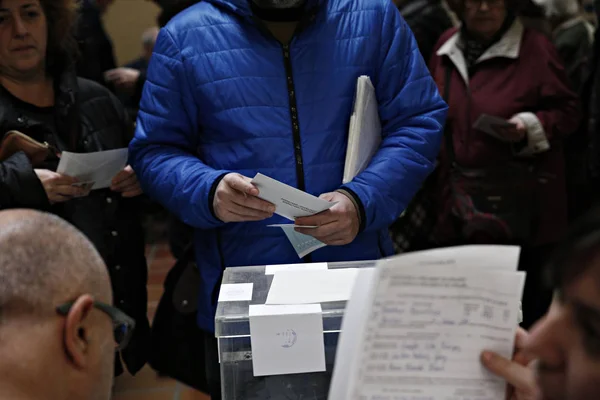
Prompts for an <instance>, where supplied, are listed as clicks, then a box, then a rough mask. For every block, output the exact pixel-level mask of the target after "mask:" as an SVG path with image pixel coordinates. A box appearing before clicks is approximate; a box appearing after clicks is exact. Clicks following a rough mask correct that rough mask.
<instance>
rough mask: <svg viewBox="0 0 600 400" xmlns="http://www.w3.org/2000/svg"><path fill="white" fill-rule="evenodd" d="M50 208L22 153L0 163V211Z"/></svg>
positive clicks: (39, 183) (40, 184)
mask: <svg viewBox="0 0 600 400" xmlns="http://www.w3.org/2000/svg"><path fill="white" fill-rule="evenodd" d="M17 207H19V208H34V209H38V210H46V209H48V208H49V207H50V203H49V201H48V196H46V192H45V191H44V187H43V186H42V183H41V182H40V180H39V179H38V177H37V175H36V174H35V172H34V170H33V167H32V166H31V163H30V162H29V159H28V158H27V156H26V155H25V153H23V152H18V153H15V154H14V155H12V156H10V157H9V158H7V159H6V160H4V161H2V162H0V210H2V209H7V208H17Z"/></svg>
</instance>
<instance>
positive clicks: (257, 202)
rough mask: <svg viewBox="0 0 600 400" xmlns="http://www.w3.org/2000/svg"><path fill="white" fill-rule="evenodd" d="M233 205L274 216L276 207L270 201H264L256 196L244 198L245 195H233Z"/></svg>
mask: <svg viewBox="0 0 600 400" xmlns="http://www.w3.org/2000/svg"><path fill="white" fill-rule="evenodd" d="M231 201H232V203H234V204H237V205H239V206H242V207H244V208H250V209H254V210H258V211H261V212H263V213H268V214H271V215H273V213H274V212H275V206H274V205H273V204H271V203H269V202H268V201H264V200H261V199H259V198H258V197H254V196H244V195H241V194H240V195H233V196H232V198H231Z"/></svg>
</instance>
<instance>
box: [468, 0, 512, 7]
mask: <svg viewBox="0 0 600 400" xmlns="http://www.w3.org/2000/svg"><path fill="white" fill-rule="evenodd" d="M483 2H485V4H487V6H488V7H490V8H499V7H502V6H503V5H504V0H465V7H466V8H468V9H473V8H476V9H480V8H481V4H482V3H483Z"/></svg>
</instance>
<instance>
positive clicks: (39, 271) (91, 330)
mask: <svg viewBox="0 0 600 400" xmlns="http://www.w3.org/2000/svg"><path fill="white" fill-rule="evenodd" d="M53 1H56V0H53ZM0 254H2V257H0V316H2V317H1V318H0V399H3V400H38V399H52V400H75V399H77V400H108V399H110V398H111V387H112V382H113V369H114V365H113V363H114V355H113V354H114V350H115V348H118V347H125V346H127V340H128V339H129V338H130V337H131V333H132V331H133V329H134V327H135V323H134V322H133V320H132V319H131V318H129V317H128V316H127V315H126V314H124V313H123V312H122V311H119V310H118V309H116V308H115V307H113V306H112V293H111V289H110V280H109V277H108V273H107V272H106V266H105V265H104V263H103V262H102V258H101V257H100V255H99V254H98V252H97V250H96V249H94V246H93V245H92V243H90V241H89V240H88V239H87V238H86V237H85V236H84V235H82V234H81V233H80V232H78V231H77V230H76V229H75V228H74V227H73V226H71V225H69V224H68V223H67V222H65V221H64V220H62V219H60V218H58V217H56V216H54V215H51V214H46V213H41V212H38V211H31V210H9V211H0Z"/></svg>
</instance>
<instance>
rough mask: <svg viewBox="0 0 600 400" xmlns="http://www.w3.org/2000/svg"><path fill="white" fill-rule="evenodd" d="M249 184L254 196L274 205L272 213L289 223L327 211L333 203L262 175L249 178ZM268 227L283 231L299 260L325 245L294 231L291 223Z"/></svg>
mask: <svg viewBox="0 0 600 400" xmlns="http://www.w3.org/2000/svg"><path fill="white" fill-rule="evenodd" d="M252 184H254V186H256V187H257V188H258V190H259V192H260V194H259V195H258V197H259V198H261V199H263V200H265V201H268V202H269V203H272V204H274V205H275V214H277V215H281V216H282V217H284V218H287V219H289V220H290V221H295V220H296V218H299V217H308V216H312V215H315V214H318V213H320V212H323V211H325V210H329V209H330V208H331V207H333V206H334V205H335V204H336V203H332V202H329V201H326V200H323V199H319V198H318V197H315V196H313V195H311V194H308V193H306V192H303V191H301V190H298V189H296V188H294V187H292V186H289V185H286V184H285V183H282V182H279V181H277V180H275V179H273V178H269V177H268V176H265V175H263V174H257V175H256V176H255V177H254V179H252ZM271 227H273V228H281V229H283V232H284V233H285V235H286V236H287V238H288V240H289V241H290V243H291V244H292V246H294V250H296V254H298V257H300V258H302V257H304V256H306V255H308V254H310V253H312V252H313V251H315V250H317V249H320V248H322V247H325V243H322V242H320V241H318V240H317V239H315V238H313V237H312V236H309V235H304V234H302V233H298V232H296V231H295V228H296V226H295V225H294V224H288V225H281V224H279V225H271Z"/></svg>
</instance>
